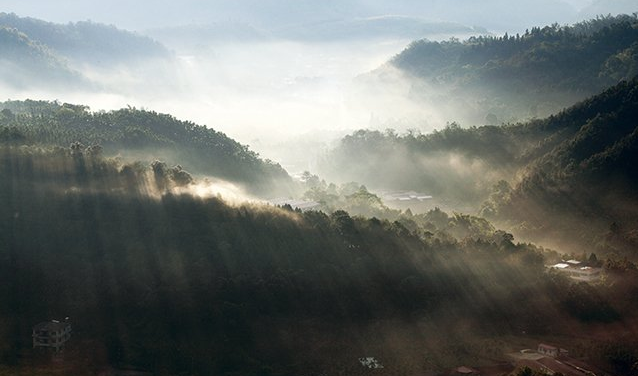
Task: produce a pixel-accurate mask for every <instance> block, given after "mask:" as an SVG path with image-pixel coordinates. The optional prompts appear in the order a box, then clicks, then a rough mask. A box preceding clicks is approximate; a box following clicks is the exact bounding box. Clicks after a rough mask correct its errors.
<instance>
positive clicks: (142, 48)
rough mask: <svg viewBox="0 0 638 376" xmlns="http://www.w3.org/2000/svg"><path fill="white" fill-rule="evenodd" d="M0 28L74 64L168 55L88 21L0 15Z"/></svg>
mask: <svg viewBox="0 0 638 376" xmlns="http://www.w3.org/2000/svg"><path fill="white" fill-rule="evenodd" d="M0 26H4V27H8V28H12V29H16V30H18V31H19V32H21V33H24V34H25V35H27V36H28V37H29V38H30V39H32V40H33V41H35V42H37V43H39V44H41V45H43V46H46V47H48V48H49V49H51V50H53V51H55V52H56V53H58V54H60V55H62V56H65V57H67V58H69V59H72V60H74V61H77V62H83V63H91V64H98V65H106V64H113V63H118V62H120V63H121V62H128V61H130V60H136V59H138V60H139V59H150V58H166V57H169V56H170V55H169V52H168V51H167V50H166V48H164V47H163V46H162V45H161V44H159V43H158V42H156V41H154V40H152V39H150V38H148V37H145V36H141V35H139V34H135V33H132V32H129V31H124V30H120V29H118V28H116V27H115V26H113V25H110V26H107V25H104V24H99V23H94V22H91V21H82V22H75V23H68V24H56V23H53V22H46V21H42V20H38V19H35V18H30V17H19V16H17V15H16V14H13V13H0Z"/></svg>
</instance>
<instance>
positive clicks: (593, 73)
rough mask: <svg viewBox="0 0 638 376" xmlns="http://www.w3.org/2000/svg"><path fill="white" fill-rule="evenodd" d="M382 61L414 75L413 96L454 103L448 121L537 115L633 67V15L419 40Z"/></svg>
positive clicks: (637, 25)
mask: <svg viewBox="0 0 638 376" xmlns="http://www.w3.org/2000/svg"><path fill="white" fill-rule="evenodd" d="M389 67H394V68H397V69H399V70H400V71H401V72H404V73H405V74H407V75H408V77H409V79H413V80H416V82H413V83H412V84H411V85H412V91H411V92H410V95H411V96H413V98H414V99H415V100H417V101H418V100H419V99H421V100H423V101H424V102H425V103H426V104H427V103H428V101H430V102H432V103H439V104H441V103H445V104H446V105H448V106H450V107H452V108H457V109H458V113H456V114H455V113H454V111H450V113H449V114H447V115H449V117H448V118H447V119H448V120H461V121H464V122H467V121H469V122H470V123H471V124H479V123H480V124H483V123H484V122H488V123H489V124H498V123H500V122H507V121H510V120H512V119H518V120H521V119H524V118H532V117H537V116H539V117H543V116H548V115H549V114H551V113H555V112H557V111H559V110H561V109H562V108H563V107H566V106H568V105H571V104H573V103H575V102H576V101H578V100H583V99H585V98H587V97H588V96H591V95H594V94H596V93H598V92H600V91H601V90H603V89H605V88H607V87H609V86H612V85H614V84H616V83H617V82H618V81H620V80H624V79H631V78H633V77H634V76H635V75H636V74H638V18H637V16H636V15H633V16H627V15H620V16H616V17H611V16H607V17H599V18H596V19H593V20H589V21H585V22H581V23H578V24H575V25H572V26H560V25H557V24H554V25H551V26H545V27H534V28H532V29H531V30H527V31H526V32H525V33H524V34H522V35H519V34H516V35H508V34H507V33H506V34H505V35H503V36H500V37H494V36H478V37H472V38H469V39H468V40H465V41H459V40H457V39H452V40H449V41H444V42H432V41H428V40H419V41H415V42H413V43H412V44H411V45H410V46H409V47H408V48H406V49H405V50H404V51H403V52H401V53H400V54H398V55H397V56H396V57H395V58H394V59H392V61H391V62H390V63H389V65H388V66H387V67H386V68H382V69H380V71H379V72H377V74H378V75H382V74H383V72H384V70H387V69H388V68H389ZM455 103H456V104H457V106H454V104H455ZM464 107H469V108H464ZM458 116H463V118H459V117H458Z"/></svg>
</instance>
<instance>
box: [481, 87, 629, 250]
mask: <svg viewBox="0 0 638 376" xmlns="http://www.w3.org/2000/svg"><path fill="white" fill-rule="evenodd" d="M636 119H638V80H637V79H634V80H632V81H629V82H623V83H621V84H619V85H617V86H615V87H613V88H611V89H609V90H607V91H605V92H604V93H602V94H601V95H600V96H597V97H594V98H592V99H590V100H588V101H585V102H583V103H581V104H579V105H577V106H575V107H574V108H573V109H569V110H566V111H564V112H563V113H561V114H559V115H557V116H556V117H552V118H549V119H546V120H545V121H542V122H538V123H535V124H529V125H527V127H528V128H529V129H554V132H555V133H554V135H552V136H550V137H549V138H548V139H547V140H546V141H545V142H544V143H540V144H539V147H538V150H535V151H533V152H532V153H531V155H536V156H538V158H536V159H535V160H533V161H532V162H531V163H530V164H529V165H527V166H526V167H525V169H524V170H523V171H522V172H521V179H520V181H518V182H517V184H516V185H515V186H514V187H513V190H512V191H511V192H509V193H507V194H505V195H503V196H502V197H501V199H502V201H500V202H498V203H497V205H496V213H495V214H496V215H497V216H500V217H501V218H509V219H513V220H515V221H518V223H523V227H525V229H526V231H529V232H530V233H536V234H544V235H550V234H551V236H554V237H559V238H562V240H568V239H569V238H574V237H575V236H579V234H582V232H583V230H584V229H585V228H588V229H589V233H588V234H587V235H586V236H583V238H584V239H583V240H585V241H587V242H590V244H592V243H591V242H592V241H594V243H595V244H593V245H594V246H595V247H599V248H603V249H607V250H608V251H617V250H624V251H626V250H629V249H632V248H635V245H636V244H638V237H636V230H637V229H638V195H637V193H636V192H638V191H637V189H636V188H637V187H638V174H637V171H636V168H635V161H636V160H638V144H637V142H638V138H637V134H638V121H637V120H636ZM561 139H562V140H561ZM539 150H540V151H543V153H540V152H539ZM545 151H546V152H545ZM489 204H490V203H489V202H488V205H489ZM612 224H615V226H621V227H622V231H619V229H618V228H616V230H615V232H616V233H614V231H611V232H610V228H612V227H614V226H612ZM616 248H618V249H616Z"/></svg>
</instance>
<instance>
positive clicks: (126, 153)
mask: <svg viewBox="0 0 638 376" xmlns="http://www.w3.org/2000/svg"><path fill="white" fill-rule="evenodd" d="M0 109H2V110H3V111H2V114H1V115H0V129H4V130H6V131H5V134H9V133H10V132H9V130H10V131H11V132H14V134H19V135H20V136H19V137H18V136H15V137H14V138H16V137H17V138H18V139H19V140H20V141H19V142H20V143H27V144H35V145H44V146H49V145H56V146H62V147H68V146H69V145H71V144H72V143H76V142H79V143H81V144H84V145H86V146H92V145H99V146H101V147H102V148H103V150H104V153H105V154H107V155H119V156H121V157H123V158H125V159H140V160H146V161H148V162H151V161H153V160H155V159H159V160H162V161H165V162H167V163H169V164H181V165H182V166H183V167H184V168H185V169H187V170H189V171H190V172H192V173H196V174H201V175H208V176H214V177H217V178H222V179H226V180H229V181H231V182H235V183H239V184H240V185H243V186H244V187H245V188H246V189H247V190H248V191H249V192H250V193H252V194H257V195H262V196H266V197H268V196H269V195H281V194H285V193H287V192H289V190H290V189H291V187H292V181H291V178H290V177H289V176H288V174H287V173H286V171H285V170H283V168H281V166H279V165H278V164H275V163H273V162H271V161H268V160H266V161H264V160H263V159H261V158H260V157H259V156H258V155H257V154H256V153H255V152H253V151H251V150H250V149H249V148H248V147H247V146H245V145H241V144H239V143H238V142H236V141H234V140H232V139H231V138H229V137H227V136H226V135H225V134H223V133H220V132H217V131H215V130H213V129H209V128H206V127H204V126H201V125H197V124H194V123H191V122H186V121H180V120H177V119H175V118H174V117H172V116H170V115H166V114H158V113H156V112H151V111H145V110H137V109H134V108H127V109H121V110H117V111H110V112H95V113H93V112H90V111H89V110H88V108H87V107H85V106H81V105H71V104H60V103H57V102H46V101H30V100H27V101H9V102H4V103H0ZM0 134H2V132H0ZM12 137H13V136H12Z"/></svg>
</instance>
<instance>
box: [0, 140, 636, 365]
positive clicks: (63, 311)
mask: <svg viewBox="0 0 638 376" xmlns="http://www.w3.org/2000/svg"><path fill="white" fill-rule="evenodd" d="M177 175H179V171H174V172H173V173H170V174H164V173H159V170H158V169H156V168H153V169H150V168H148V167H143V166H140V165H139V164H120V163H118V162H116V161H114V160H109V159H103V158H102V157H100V156H99V155H98V154H96V153H95V150H94V149H88V150H85V149H82V148H79V147H77V146H74V147H73V148H71V149H66V148H53V149H43V148H36V147H24V146H21V147H14V146H2V147H0V200H1V201H2V202H3V205H1V206H0V244H2V247H1V248H0V339H1V341H0V344H1V345H0V362H2V364H6V365H13V367H24V368H23V369H24V370H28V369H29V368H28V367H31V366H34V365H35V366H37V365H38V364H40V365H45V366H46V365H47V364H48V363H47V362H46V358H44V359H43V357H42V356H40V357H39V356H38V354H40V353H39V352H38V351H34V350H33V349H32V348H31V327H32V325H34V324H35V323H37V322H39V321H43V320H46V319H51V318H58V317H60V318H61V317H66V316H69V317H70V318H71V320H72V322H73V336H72V340H71V342H69V344H68V346H67V349H66V350H65V356H64V363H63V364H62V365H60V367H71V369H68V370H67V373H71V374H96V373H100V372H102V371H103V370H105V369H107V367H108V366H115V367H126V368H129V369H130V368H133V369H137V370H145V371H150V372H153V373H157V374H160V373H165V374H180V373H184V374H202V373H205V374H214V375H240V374H242V375H245V374H281V375H293V374H300V373H306V372H308V373H312V374H319V373H324V372H330V373H333V372H338V371H343V370H347V372H348V373H349V374H359V373H360V372H364V371H365V369H363V368H359V367H361V365H358V364H357V358H359V357H360V356H359V354H363V355H364V356H365V355H367V354H368V353H369V352H373V353H374V355H375V356H377V357H379V358H380V359H382V361H383V362H384V365H385V367H386V368H384V369H383V370H378V372H377V373H379V374H381V375H386V374H388V375H390V374H397V373H408V374H412V373H416V372H418V370H419V369H421V370H422V369H426V370H428V371H430V372H441V371H442V370H445V369H446V368H447V367H451V366H452V365H455V364H456V363H455V362H457V361H458V356H462V357H464V359H474V358H469V357H468V356H480V354H481V351H480V350H472V351H477V354H473V355H468V354H467V353H466V352H465V351H466V350H463V351H461V352H459V350H458V348H459V346H461V347H462V348H464V349H467V348H470V347H468V346H470V343H471V342H472V341H473V339H471V338H470V337H471V335H469V334H468V333H473V334H475V335H477V336H479V337H480V336H490V335H508V334H517V335H520V332H521V330H524V331H526V333H528V334H529V335H534V334H543V333H548V332H551V333H552V335H554V336H555V335H561V334H564V335H568V334H569V331H568V330H564V328H565V325H564V324H565V323H570V322H571V323H578V322H583V323H586V322H598V323H605V322H616V321H617V320H619V319H621V318H623V319H626V320H628V319H631V318H632V317H633V316H632V314H631V312H632V309H633V306H634V305H632V304H624V303H623V304H621V303H620V302H622V301H617V300H616V299H617V294H616V293H613V292H614V290H613V289H611V288H607V287H605V286H598V287H594V286H587V285H584V286H583V285H578V284H573V283H570V282H569V281H568V280H566V279H563V278H560V277H559V276H555V275H552V274H547V273H546V272H545V271H544V268H543V256H542V255H541V254H540V251H541V250H540V249H538V248H536V247H534V246H533V245H528V244H515V243H513V241H512V237H511V235H509V234H507V233H504V232H502V231H500V232H499V231H495V230H494V228H493V227H492V226H490V225H489V223H487V222H486V221H485V220H480V219H477V218H473V217H470V216H463V215H454V216H452V217H448V216H447V215H446V214H445V213H442V212H441V211H433V212H431V213H428V214H425V215H421V216H415V217H412V218H410V217H403V218H401V219H400V220H399V221H397V222H393V223H391V222H388V221H380V220H377V219H374V218H372V219H366V218H360V217H359V218H357V217H351V216H350V215H348V213H346V212H343V211H337V212H335V213H333V214H332V215H326V214H323V213H321V212H306V213H301V212H294V211H291V210H284V209H277V208H272V207H265V206H256V205H241V206H229V205H227V204H226V203H224V202H223V201H221V200H219V199H218V198H195V197H193V196H190V195H188V194H183V193H182V194H178V193H176V191H174V190H173V189H172V188H171V187H174V186H180V187H181V188H180V189H182V190H181V192H188V188H189V186H191V185H192V184H191V183H189V182H187V181H184V179H175V177H176V176H177ZM631 275H632V274H631V273H628V275H627V278H630V276H631ZM630 280H631V279H630ZM460 322H462V323H463V325H461V327H460V328H458V329H455V328H456V327H457V325H458V323H460ZM441 328H445V330H441ZM402 332H411V333H413V335H411V336H408V337H410V338H411V339H410V340H409V341H408V342H405V344H404V345H400V344H399V343H398V342H397V335H399V333H402ZM431 341H435V343H436V346H432V342H431ZM396 346H404V347H405V348H406V349H407V348H409V347H411V346H415V347H417V348H423V349H424V350H423V353H422V352H421V351H418V352H417V353H418V354H413V353H412V352H411V351H409V352H407V353H404V352H403V351H397V350H400V349H401V348H402V347H399V348H397V347H396ZM334 350H337V351H334ZM425 353H429V355H428V356H431V357H434V358H435V359H438V358H440V359H441V360H437V361H436V362H432V363H428V362H425V363H423V365H419V366H417V368H410V367H411V365H410V364H411V363H412V362H414V361H415V360H414V359H423V356H425ZM449 354H455V355H456V357H452V358H451V360H444V359H447V357H449V356H450V355H449ZM463 354H464V355H463ZM412 356H416V358H412ZM416 362H417V363H418V364H421V360H416ZM72 367H75V368H72ZM423 367H424V368H423ZM18 370H19V368H12V369H11V372H17V371H18Z"/></svg>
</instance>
